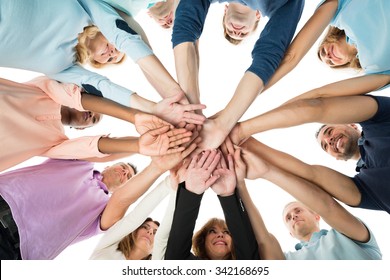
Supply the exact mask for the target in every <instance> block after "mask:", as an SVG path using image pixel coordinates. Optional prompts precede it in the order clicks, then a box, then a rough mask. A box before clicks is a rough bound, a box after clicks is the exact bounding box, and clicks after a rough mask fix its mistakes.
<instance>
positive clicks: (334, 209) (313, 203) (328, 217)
mask: <svg viewBox="0 0 390 280" xmlns="http://www.w3.org/2000/svg"><path fill="white" fill-rule="evenodd" d="M263 178H264V179H266V180H268V181H270V182H272V183H274V184H275V185H277V186H279V187H280V188H282V189H283V190H285V191H286V192H288V193H289V194H291V195H292V196H293V197H294V198H296V199H297V200H298V201H300V202H302V203H303V204H305V205H306V206H308V207H309V208H310V209H311V210H313V211H314V212H316V213H317V214H319V215H320V216H321V217H322V218H323V219H324V221H325V222H326V223H327V224H328V225H329V226H331V227H332V228H334V229H336V230H338V231H339V232H341V233H343V234H344V235H346V236H347V237H349V238H352V239H354V240H358V241H361V242H367V240H368V239H369V233H368V230H367V229H366V227H365V226H364V225H363V224H362V223H361V222H360V221H359V220H358V219H357V218H355V217H354V216H353V215H352V214H350V213H349V212H348V211H347V210H345V209H344V208H343V207H342V206H341V205H340V204H339V203H338V202H336V201H335V200H334V199H333V198H332V197H331V196H330V195H329V194H328V193H327V192H325V191H324V190H322V189H321V188H319V187H318V186H316V185H315V184H312V183H310V182H308V181H307V180H305V179H302V178H299V177H297V176H295V175H293V174H291V173H288V172H285V171H283V170H282V169H280V168H278V167H275V166H272V165H269V169H268V172H266V173H265V174H264V176H263ZM332 183H335V182H329V184H332ZM337 187H339V188H340V187H343V186H340V185H339V186H337Z"/></svg>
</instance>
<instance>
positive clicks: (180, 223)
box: [165, 183, 203, 260]
mask: <svg viewBox="0 0 390 280" xmlns="http://www.w3.org/2000/svg"><path fill="white" fill-rule="evenodd" d="M202 197H203V194H201V195H198V194H195V193H192V192H190V191H187V190H186V189H185V183H181V184H179V188H178V190H177V197H176V207H175V212H174V214H173V221H172V227H171V231H170V233H169V237H168V243H167V249H166V252H165V259H166V260H185V259H189V258H191V246H192V235H193V232H194V228H195V223H196V219H197V217H198V213H199V207H200V203H201V200H202Z"/></svg>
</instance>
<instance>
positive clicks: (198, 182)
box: [185, 150, 221, 194]
mask: <svg viewBox="0 0 390 280" xmlns="http://www.w3.org/2000/svg"><path fill="white" fill-rule="evenodd" d="M220 158H221V153H220V152H217V151H216V150H214V151H204V152H203V153H202V154H199V155H196V156H194V157H193V158H192V160H191V162H190V164H189V166H188V168H187V171H186V173H185V182H186V189H187V190H188V191H190V192H193V193H196V194H202V193H204V191H205V190H207V189H208V188H209V187H210V186H211V185H213V184H214V183H215V181H217V180H218V178H219V177H218V176H211V175H212V173H213V171H214V169H215V167H216V166H217V164H218V162H219V160H220Z"/></svg>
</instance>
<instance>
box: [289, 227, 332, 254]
mask: <svg viewBox="0 0 390 280" xmlns="http://www.w3.org/2000/svg"><path fill="white" fill-rule="evenodd" d="M327 234H328V230H326V229H321V230H320V231H318V232H314V233H313V234H312V235H311V237H310V240H309V242H306V241H301V242H299V243H297V244H296V245H295V250H297V251H298V250H300V249H302V248H303V247H307V246H309V245H310V243H313V242H316V241H318V240H319V239H320V238H321V237H322V236H323V235H327Z"/></svg>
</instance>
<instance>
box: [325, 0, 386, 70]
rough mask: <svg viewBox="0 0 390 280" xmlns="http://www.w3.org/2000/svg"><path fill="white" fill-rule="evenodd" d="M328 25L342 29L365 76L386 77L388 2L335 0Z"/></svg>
mask: <svg viewBox="0 0 390 280" xmlns="http://www.w3.org/2000/svg"><path fill="white" fill-rule="evenodd" d="M323 2H324V1H323ZM330 24H331V25H333V26H336V27H337V28H339V29H342V30H344V31H345V34H346V35H347V37H348V42H349V43H350V44H351V43H352V44H354V45H355V46H356V48H357V50H358V57H359V61H360V64H361V66H362V68H363V70H364V72H365V73H367V74H374V73H384V74H390V52H389V45H390V1H388V0H359V1H357V0H338V8H337V11H336V14H335V16H334V17H333V19H332V21H331V23H330Z"/></svg>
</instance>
